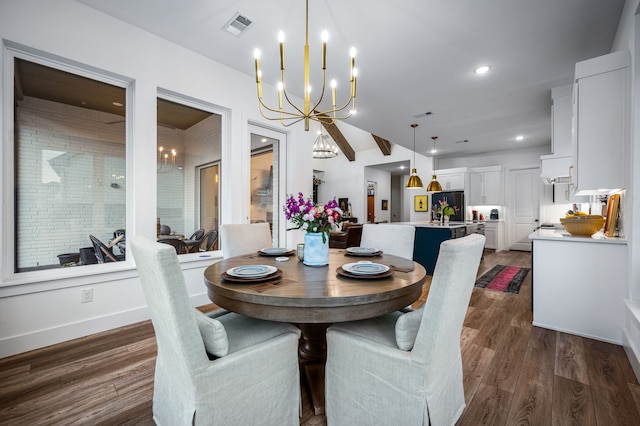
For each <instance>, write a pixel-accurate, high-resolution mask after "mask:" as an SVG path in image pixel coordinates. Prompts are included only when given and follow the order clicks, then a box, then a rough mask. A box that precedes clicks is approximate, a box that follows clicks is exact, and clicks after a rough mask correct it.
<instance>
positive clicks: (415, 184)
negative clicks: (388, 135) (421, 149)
mask: <svg viewBox="0 0 640 426" xmlns="http://www.w3.org/2000/svg"><path fill="white" fill-rule="evenodd" d="M411 127H413V169H411V176H409V180H408V181H407V186H406V188H408V189H418V188H422V180H421V179H420V176H418V171H417V169H416V127H418V125H417V124H412V125H411Z"/></svg>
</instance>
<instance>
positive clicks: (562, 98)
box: [551, 84, 573, 176]
mask: <svg viewBox="0 0 640 426" xmlns="http://www.w3.org/2000/svg"><path fill="white" fill-rule="evenodd" d="M572 95H573V86H572V85H571V84H569V85H566V86H561V87H555V88H553V89H551V99H552V104H551V152H552V153H553V156H554V157H568V156H570V155H571V113H572ZM564 173H565V174H563V175H561V176H567V173H569V170H564Z"/></svg>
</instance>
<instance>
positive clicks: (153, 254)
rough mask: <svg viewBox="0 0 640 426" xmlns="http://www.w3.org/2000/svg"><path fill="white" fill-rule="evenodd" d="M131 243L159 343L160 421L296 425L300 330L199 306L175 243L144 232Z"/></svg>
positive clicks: (156, 400)
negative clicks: (203, 310) (189, 288)
mask: <svg viewBox="0 0 640 426" xmlns="http://www.w3.org/2000/svg"><path fill="white" fill-rule="evenodd" d="M131 245H132V252H133V255H134V259H135V262H136V265H137V268H138V272H139V274H140V281H141V282H142V288H143V290H144V293H145V296H146V299H147V304H148V306H149V311H150V312H151V321H152V323H153V328H154V331H155V334H156V340H157V344H158V356H157V359H156V370H155V378H154V388H153V420H154V421H155V422H156V424H159V425H192V424H193V425H231V424H237V425H244V424H265V425H266V424H269V425H298V424H299V413H300V382H299V378H300V375H299V370H298V339H299V337H300V330H299V329H298V328H297V327H295V326H293V325H291V324H285V323H273V322H269V321H261V320H257V319H253V318H248V317H245V316H242V315H238V314H235V313H230V312H227V311H224V310H221V311H218V312H216V313H214V314H212V315H205V314H203V313H201V312H200V311H198V310H197V309H195V308H193V307H192V306H191V303H190V301H189V295H188V293H187V289H186V287H185V281H184V276H183V274H182V270H181V269H180V264H179V262H178V256H177V254H176V252H175V250H174V249H173V247H171V246H169V245H167V244H161V243H158V242H156V241H151V240H150V239H148V238H146V237H142V236H137V237H135V238H134V239H133V241H132V242H131ZM216 314H218V315H217V316H216Z"/></svg>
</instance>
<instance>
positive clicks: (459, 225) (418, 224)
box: [390, 221, 467, 229]
mask: <svg viewBox="0 0 640 426" xmlns="http://www.w3.org/2000/svg"><path fill="white" fill-rule="evenodd" d="M390 225H411V226H416V227H419V228H447V229H453V228H465V227H466V226H467V223H466V222H449V224H448V225H440V223H439V222H429V221H417V222H391V223H390Z"/></svg>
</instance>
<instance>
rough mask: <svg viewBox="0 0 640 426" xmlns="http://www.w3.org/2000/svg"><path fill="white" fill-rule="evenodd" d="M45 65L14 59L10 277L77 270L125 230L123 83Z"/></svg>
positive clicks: (124, 99)
mask: <svg viewBox="0 0 640 426" xmlns="http://www.w3.org/2000/svg"><path fill="white" fill-rule="evenodd" d="M30 59H31V58H30ZM45 63H46V64H47V65H45ZM50 65H51V64H49V63H47V62H46V61H44V60H43V61H42V63H40V62H35V61H32V60H27V59H24V58H20V57H15V58H14V71H15V72H14V126H15V132H14V164H15V169H14V197H15V198H14V221H15V227H14V229H15V233H14V236H13V237H14V247H15V256H14V272H26V271H31V270H38V269H48V268H58V267H60V266H70V265H79V264H81V262H80V252H81V249H82V248H88V249H89V251H88V253H89V254H90V253H91V252H92V251H93V249H92V245H91V241H90V240H89V235H90V234H91V235H95V236H96V237H97V238H98V239H101V240H103V241H105V242H107V243H108V241H109V240H111V239H113V233H114V231H115V230H116V229H119V228H124V227H125V218H126V197H125V193H126V173H125V164H126V133H125V117H126V98H127V93H126V88H125V86H126V83H125V82H122V81H115V80H114V79H112V78H110V77H106V76H101V75H97V74H95V73H91V74H90V73H89V72H87V73H86V75H84V76H83V75H79V73H81V72H82V71H81V70H78V69H76V68H74V69H73V72H71V71H70V70H71V69H66V68H65V69H63V68H64V66H63V65H59V64H56V65H55V67H54V66H50ZM116 252H117V250H116ZM89 259H90V257H89ZM94 261H95V260H94Z"/></svg>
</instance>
